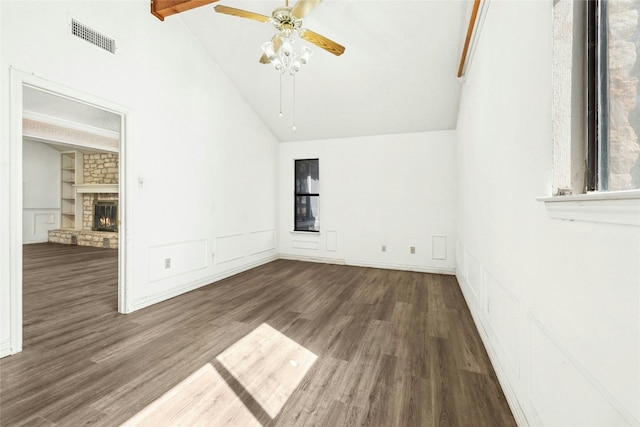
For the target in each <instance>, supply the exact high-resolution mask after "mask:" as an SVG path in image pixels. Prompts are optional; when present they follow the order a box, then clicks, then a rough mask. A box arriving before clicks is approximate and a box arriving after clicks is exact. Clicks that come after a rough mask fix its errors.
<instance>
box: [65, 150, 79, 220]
mask: <svg viewBox="0 0 640 427" xmlns="http://www.w3.org/2000/svg"><path fill="white" fill-rule="evenodd" d="M60 163H61V165H60V169H61V174H62V177H61V185H62V188H61V192H62V195H61V199H62V201H61V209H62V212H61V215H60V228H69V229H75V230H79V229H80V228H81V227H82V223H81V222H82V203H77V202H76V189H75V188H74V187H75V186H76V185H78V184H81V183H82V179H83V176H82V169H83V156H82V153H80V152H78V151H63V152H61V153H60Z"/></svg>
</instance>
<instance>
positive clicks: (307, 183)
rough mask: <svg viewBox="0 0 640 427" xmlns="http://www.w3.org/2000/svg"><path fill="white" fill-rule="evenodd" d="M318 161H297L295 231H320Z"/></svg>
mask: <svg viewBox="0 0 640 427" xmlns="http://www.w3.org/2000/svg"><path fill="white" fill-rule="evenodd" d="M319 185H320V169H319V165H318V159H305V160H296V161H295V197H294V209H295V212H294V215H295V231H316V232H317V231H320V190H319Z"/></svg>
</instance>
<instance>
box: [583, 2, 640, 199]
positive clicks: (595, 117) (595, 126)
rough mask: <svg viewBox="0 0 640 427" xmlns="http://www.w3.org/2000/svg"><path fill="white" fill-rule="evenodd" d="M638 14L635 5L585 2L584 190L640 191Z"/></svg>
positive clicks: (639, 45)
mask: <svg viewBox="0 0 640 427" xmlns="http://www.w3.org/2000/svg"><path fill="white" fill-rule="evenodd" d="M639 13H640V1H638V0H632V1H628V2H619V1H614V2H609V1H606V0H589V1H588V2H587V138H588V140H587V141H588V142H587V190H588V191H615V190H630V189H635V188H640V144H639V142H640V141H639V139H638V136H639V135H640V102H639V101H640V98H639V96H638V95H639V91H638V77H639V76H640V72H639V71H640V60H639V58H640V28H638V20H637V16H638V14H639ZM631 18H633V19H631Z"/></svg>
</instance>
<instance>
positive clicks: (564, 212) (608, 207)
mask: <svg viewBox="0 0 640 427" xmlns="http://www.w3.org/2000/svg"><path fill="white" fill-rule="evenodd" d="M536 200H538V201H541V202H544V204H545V207H546V209H547V212H548V214H549V217H551V218H554V219H561V220H567V221H586V222H596V223H604V224H616V225H630V226H635V227H640V190H627V191H602V192H592V193H587V194H576V195H567V196H544V197H538V198H536Z"/></svg>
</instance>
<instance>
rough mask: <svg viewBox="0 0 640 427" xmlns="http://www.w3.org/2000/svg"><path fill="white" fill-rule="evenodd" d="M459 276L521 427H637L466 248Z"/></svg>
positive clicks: (460, 258) (460, 252)
mask: <svg viewBox="0 0 640 427" xmlns="http://www.w3.org/2000/svg"><path fill="white" fill-rule="evenodd" d="M456 253H457V254H458V257H457V259H456V262H457V271H456V276H457V278H458V282H459V284H460V288H461V290H462V293H463V295H464V297H465V300H466V301H467V305H468V307H469V310H470V311H471V314H472V316H473V319H474V322H475V324H476V326H477V328H478V331H479V332H480V336H481V338H482V341H483V343H484V345H485V348H486V350H487V353H488V354H489V357H490V359H491V362H492V364H493V367H494V369H495V372H496V375H497V377H498V379H499V381H500V384H501V386H502V389H503V391H504V393H505V396H506V398H507V401H508V402H509V406H510V407H511V410H512V411H513V414H514V417H515V418H516V421H517V422H518V425H519V426H523V427H524V426H529V425H532V426H533V425H544V426H572V427H573V426H580V427H583V426H584V427H586V426H607V427H625V426H638V425H640V424H639V423H638V420H636V419H635V417H634V415H633V414H632V413H631V412H630V411H629V410H628V409H627V408H626V407H625V406H624V404H623V403H622V402H621V401H620V400H619V399H617V398H616V397H615V396H614V395H613V394H612V393H611V392H610V391H609V390H608V389H607V388H606V387H605V386H604V385H603V384H602V383H601V382H600V381H599V380H598V379H597V378H596V376H595V375H593V374H592V373H591V372H590V371H589V369H587V368H586V367H585V366H584V365H583V364H582V363H581V362H580V360H579V359H578V358H577V357H575V356H573V354H572V353H571V351H570V350H569V349H568V347H567V346H566V345H564V344H563V342H562V341H561V340H560V339H558V338H557V337H556V336H555V335H554V334H553V333H552V332H551V330H550V329H549V328H547V327H546V326H545V325H544V324H543V322H542V321H540V320H539V319H537V318H535V317H534V314H533V313H532V312H530V311H528V308H527V306H526V305H525V304H524V300H522V299H521V298H520V297H519V295H517V294H516V293H514V292H513V291H511V290H510V289H509V288H508V287H507V286H505V284H502V283H500V281H498V280H497V279H496V278H495V276H493V275H492V274H491V272H490V271H488V270H487V269H486V268H485V267H484V265H483V264H482V262H481V261H479V260H478V259H477V258H475V257H474V255H473V254H471V253H470V252H469V251H468V249H467V247H466V246H465V245H464V243H461V242H457V244H456Z"/></svg>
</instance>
